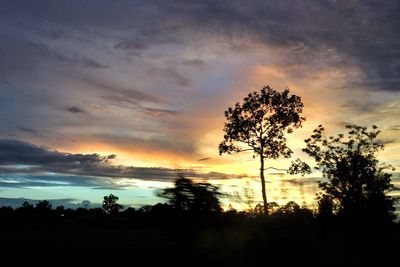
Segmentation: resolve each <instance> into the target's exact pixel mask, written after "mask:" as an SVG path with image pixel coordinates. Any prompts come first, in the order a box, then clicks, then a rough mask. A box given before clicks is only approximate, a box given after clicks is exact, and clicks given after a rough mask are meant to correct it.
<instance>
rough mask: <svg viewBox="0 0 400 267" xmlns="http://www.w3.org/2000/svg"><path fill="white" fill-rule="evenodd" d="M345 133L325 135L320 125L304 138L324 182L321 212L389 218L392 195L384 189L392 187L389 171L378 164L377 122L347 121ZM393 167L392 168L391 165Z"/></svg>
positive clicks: (375, 218) (319, 200) (347, 215)
mask: <svg viewBox="0 0 400 267" xmlns="http://www.w3.org/2000/svg"><path fill="white" fill-rule="evenodd" d="M346 128H347V129H348V134H347V136H345V135H344V134H338V135H337V136H336V137H334V136H330V137H327V136H326V135H325V129H324V127H322V125H319V126H318V128H317V129H315V130H314V134H313V135H311V137H310V138H308V139H306V140H305V142H306V148H305V149H303V151H304V152H305V153H307V154H308V155H309V156H311V157H313V158H314V159H315V161H316V167H315V168H316V169H319V170H321V171H322V173H323V176H324V177H325V178H326V179H327V182H321V183H320V184H319V186H320V188H321V189H322V193H321V194H320V195H319V197H318V202H319V211H320V213H321V215H326V214H332V213H338V214H340V215H343V216H345V217H347V218H353V219H359V218H366V216H368V219H370V220H377V219H378V220H386V221H387V220H391V219H393V217H394V213H393V212H394V207H393V204H394V201H395V199H394V198H393V197H391V196H388V195H386V194H385V193H386V192H388V191H390V190H392V189H394V186H393V184H392V183H391V174H390V173H387V172H385V170H388V169H392V167H391V166H388V165H381V164H379V161H378V159H377V153H378V152H379V151H381V150H383V149H384V145H383V144H382V142H380V141H379V140H378V139H377V136H378V134H379V133H380V131H379V130H377V127H376V126H373V127H372V130H369V129H368V128H366V127H361V126H357V125H346ZM393 170H394V169H393Z"/></svg>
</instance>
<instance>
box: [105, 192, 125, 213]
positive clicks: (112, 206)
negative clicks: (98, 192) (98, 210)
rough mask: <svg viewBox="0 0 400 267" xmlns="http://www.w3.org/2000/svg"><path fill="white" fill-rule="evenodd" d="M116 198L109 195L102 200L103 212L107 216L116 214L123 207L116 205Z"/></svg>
mask: <svg viewBox="0 0 400 267" xmlns="http://www.w3.org/2000/svg"><path fill="white" fill-rule="evenodd" d="M118 199H119V198H118V197H117V196H114V195H113V194H110V195H109V196H105V197H104V200H103V204H102V207H103V210H104V211H105V212H106V213H107V214H117V213H118V212H119V211H120V210H121V209H122V208H123V207H122V205H120V204H118V203H117V201H118Z"/></svg>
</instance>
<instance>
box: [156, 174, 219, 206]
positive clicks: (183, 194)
mask: <svg viewBox="0 0 400 267" xmlns="http://www.w3.org/2000/svg"><path fill="white" fill-rule="evenodd" d="M218 190H219V188H218V187H217V186H214V185H211V184H209V183H194V182H193V181H192V180H190V179H188V178H185V177H183V176H181V177H179V178H178V179H177V180H176V181H175V185H174V187H172V188H166V189H164V190H162V191H161V192H160V193H159V196H160V197H163V198H166V199H168V202H169V204H170V205H172V206H173V207H174V209H175V210H177V211H189V212H195V213H210V212H220V211H221V210H222V209H221V206H220V202H219V200H218V196H219V195H220V193H219V191H218Z"/></svg>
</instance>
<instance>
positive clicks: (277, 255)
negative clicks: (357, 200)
mask: <svg viewBox="0 0 400 267" xmlns="http://www.w3.org/2000/svg"><path fill="white" fill-rule="evenodd" d="M0 236H1V251H2V259H3V260H6V259H8V258H9V259H12V260H13V261H14V262H15V261H19V260H26V259H31V261H32V262H45V261H46V260H49V259H50V258H53V257H56V258H58V259H63V261H68V260H73V259H78V258H81V257H83V258H85V259H86V260H91V261H117V260H120V261H123V259H125V258H129V259H131V261H135V262H145V263H146V264H150V265H152V264H156V263H161V264H164V265H165V266H170V265H172V266H177V265H179V266H180V265H186V266H200V265H202V266H204V264H213V265H217V266H255V265H256V264H257V265H260V264H262V265H263V266H268V265H271V264H273V263H274V264H278V263H279V264H283V265H287V264H289V263H290V264H303V263H304V264H308V265H316V264H318V265H321V266H342V265H343V266H344V264H346V265H348V264H351V265H362V264H367V263H368V264H371V263H372V264H379V266H385V264H387V263H389V262H391V261H393V260H395V257H396V255H397V253H398V246H397V245H396V243H398V241H399V240H400V225H399V224H397V223H393V222H376V221H363V220H349V219H346V218H343V217H340V216H332V217H330V218H321V217H319V216H318V215H315V214H313V213H312V212H311V211H310V210H308V209H306V208H301V207H299V206H298V205H296V204H295V203H293V202H290V203H288V205H286V206H284V207H281V208H279V209H277V211H276V212H275V213H272V214H270V216H269V217H268V218H266V217H265V216H264V215H263V213H257V212H256V211H253V212H238V211H235V210H230V211H226V212H219V211H213V212H210V213H198V212H195V211H193V212H192V211H177V210H175V209H174V208H173V206H171V205H168V204H157V205H154V206H146V207H143V208H140V209H137V210H135V209H133V208H128V209H126V210H124V211H122V212H118V213H115V214H110V213H107V212H105V210H104V209H100V208H99V209H83V208H79V209H77V210H70V209H66V210H64V209H63V208H62V207H58V208H56V209H51V208H50V206H49V205H47V203H45V202H40V203H38V205H37V206H36V207H33V206H30V205H28V204H25V205H24V206H23V207H21V208H18V209H15V210H13V209H11V208H1V209H0ZM14 255H20V256H21V255H23V257H19V256H16V257H15V256H14ZM26 257H28V258H26Z"/></svg>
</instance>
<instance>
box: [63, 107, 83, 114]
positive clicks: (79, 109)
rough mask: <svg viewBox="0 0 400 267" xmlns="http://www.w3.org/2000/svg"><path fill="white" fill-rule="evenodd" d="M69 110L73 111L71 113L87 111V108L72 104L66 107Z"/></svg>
mask: <svg viewBox="0 0 400 267" xmlns="http://www.w3.org/2000/svg"><path fill="white" fill-rule="evenodd" d="M65 109H66V110H67V111H68V112H71V113H86V111H85V110H83V109H82V108H80V107H77V106H70V107H67V108H65Z"/></svg>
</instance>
